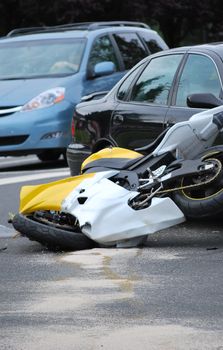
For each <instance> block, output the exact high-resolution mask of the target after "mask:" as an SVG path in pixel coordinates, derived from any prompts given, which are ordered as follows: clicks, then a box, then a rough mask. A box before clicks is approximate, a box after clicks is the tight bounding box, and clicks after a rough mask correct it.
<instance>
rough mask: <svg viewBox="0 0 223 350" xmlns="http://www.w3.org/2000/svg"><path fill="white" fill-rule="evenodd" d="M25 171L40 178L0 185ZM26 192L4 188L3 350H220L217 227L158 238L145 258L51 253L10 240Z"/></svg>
mask: <svg viewBox="0 0 223 350" xmlns="http://www.w3.org/2000/svg"><path fill="white" fill-rule="evenodd" d="M20 166H21V165H20ZM63 167H64V165H63V166H62V165H61V164H59V165H58V164H57V165H55V167H51V169H45V172H48V171H49V172H52V171H55V173H56V171H58V169H60V170H62V169H63ZM0 168H1V166H0ZM28 168H29V166H28ZM34 168H35V167H34ZM43 170H44V169H43ZM29 171H30V173H31V175H33V174H34V173H35V172H37V173H38V174H39V172H38V171H39V170H38V169H33V168H32V169H31V170H30V169H27V167H25V168H22V169H21V168H20V169H18V168H17V167H16V169H14V170H12V168H11V167H9V168H7V170H5V168H4V167H3V170H2V169H0V181H1V180H2V181H3V179H6V178H7V179H8V178H12V177H15V176H24V174H26V175H27V174H28V172H29ZM62 171H66V169H63V170H62ZM52 179H53V178H52ZM49 180H51V179H46V180H44V181H49ZM30 181H31V183H37V182H39V181H43V180H40V179H39V180H30ZM0 183H1V182H0ZM20 186H21V183H20V182H13V183H10V184H5V185H0V195H1V199H2V200H1V206H0V214H1V217H0V237H1V238H0V278H1V284H0V302H1V304H0V305H1V307H0V335H1V337H0V349H1V350H2V349H10V350H30V349H31V350H37V349H38V350H39V349H40V348H42V349H44V350H45V349H46V350H51V349H52V350H53V349H54V350H57V349H58V350H60V349H61V350H62V349H74V350H79V349H81V350H82V349H84V350H85V349H86V350H88V349H89V350H90V349H106V350H107V349H108V350H109V349H112V350H113V349H117V350H121V349H123V350H124V349H127V350H132V349H134V350H135V349H136V348H138V349H140V350H141V349H143V350H144V349H149V350H153V349H154V350H173V349H176V350H181V349H187V350H188V349H193V350H195V349H202V350H203V349H211V350H212V349H214V350H222V349H223V332H222V330H223V302H222V301H223V279H222V271H223V268H222V263H223V233H222V221H221V219H219V220H212V221H206V222H204V221H198V222H187V223H184V224H181V225H179V226H175V227H173V228H170V229H167V230H165V231H162V232H159V233H156V234H154V235H151V236H150V237H149V238H148V240H147V243H146V245H145V246H144V247H143V248H140V249H139V248H133V249H102V248H101V249H100V248H97V249H92V250H88V251H82V252H71V253H65V252H58V253H53V252H50V251H48V250H47V249H46V248H44V247H42V246H41V245H39V244H38V243H35V242H31V241H29V240H28V239H26V238H21V237H17V238H12V236H13V235H14V231H13V230H12V228H11V226H10V225H9V224H8V223H7V214H8V212H9V211H12V212H15V211H16V210H17V209H18V193H19V188H20ZM7 236H8V237H7Z"/></svg>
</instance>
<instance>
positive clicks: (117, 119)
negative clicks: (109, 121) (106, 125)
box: [113, 114, 124, 125]
mask: <svg viewBox="0 0 223 350" xmlns="http://www.w3.org/2000/svg"><path fill="white" fill-rule="evenodd" d="M123 122H124V117H123V115H121V114H115V115H114V117H113V124H115V125H118V124H122V123H123Z"/></svg>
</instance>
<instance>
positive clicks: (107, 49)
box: [88, 35, 118, 70]
mask: <svg viewBox="0 0 223 350" xmlns="http://www.w3.org/2000/svg"><path fill="white" fill-rule="evenodd" d="M104 61H111V62H113V63H114V65H115V67H116V70H118V60H117V57H116V54H115V50H114V47H113V45H112V43H111V40H110V39H109V37H108V36H107V35H104V36H101V37H99V38H97V39H96V40H95V41H94V43H93V46H92V49H91V52H90V57H89V61H88V67H89V68H90V69H92V68H93V67H94V66H95V65H96V64H97V63H100V62H104Z"/></svg>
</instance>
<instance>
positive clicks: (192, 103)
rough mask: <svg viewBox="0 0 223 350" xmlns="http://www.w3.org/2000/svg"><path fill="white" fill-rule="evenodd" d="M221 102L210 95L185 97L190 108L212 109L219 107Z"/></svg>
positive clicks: (202, 94) (222, 101) (222, 102)
mask: <svg viewBox="0 0 223 350" xmlns="http://www.w3.org/2000/svg"><path fill="white" fill-rule="evenodd" d="M222 104H223V100H221V99H220V98H217V97H216V96H214V95H213V94H211V93H201V94H192V95H189V96H187V105H188V107H191V108H203V109H208V108H214V107H218V106H221V105H222Z"/></svg>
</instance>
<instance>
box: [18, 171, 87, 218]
mask: <svg viewBox="0 0 223 350" xmlns="http://www.w3.org/2000/svg"><path fill="white" fill-rule="evenodd" d="M93 176H94V173H90V174H84V175H79V176H75V177H69V178H66V179H62V180H58V181H53V182H50V183H47V184H40V185H34V186H23V187H22V189H21V191H20V208H19V211H20V213H23V214H27V213H31V212H34V211H37V210H56V211H60V210H61V203H62V201H63V200H64V198H66V197H67V196H68V195H69V193H70V192H71V191H72V190H73V189H75V188H76V187H77V186H78V185H79V184H80V183H81V182H82V181H83V180H85V179H87V178H91V177H93Z"/></svg>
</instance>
